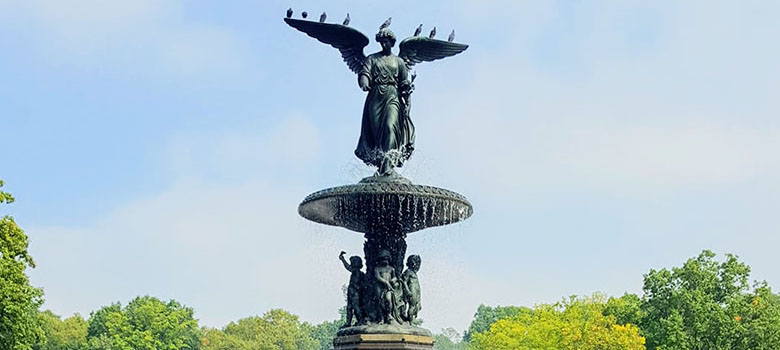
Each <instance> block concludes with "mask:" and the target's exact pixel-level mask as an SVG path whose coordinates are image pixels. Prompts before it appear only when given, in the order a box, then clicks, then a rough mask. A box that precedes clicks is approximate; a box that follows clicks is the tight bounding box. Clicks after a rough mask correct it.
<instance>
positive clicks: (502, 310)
mask: <svg viewBox="0 0 780 350" xmlns="http://www.w3.org/2000/svg"><path fill="white" fill-rule="evenodd" d="M530 312H531V309H529V308H527V307H519V306H496V307H490V306H486V305H479V307H478V308H477V312H476V313H475V314H474V320H473V321H471V325H469V329H468V330H467V331H466V334H465V335H464V336H463V340H464V341H467V342H468V341H470V340H471V336H472V334H476V333H481V332H484V331H487V330H488V329H490V325H492V324H493V323H496V321H498V320H502V319H505V318H510V317H516V316H519V315H521V314H523V313H530Z"/></svg>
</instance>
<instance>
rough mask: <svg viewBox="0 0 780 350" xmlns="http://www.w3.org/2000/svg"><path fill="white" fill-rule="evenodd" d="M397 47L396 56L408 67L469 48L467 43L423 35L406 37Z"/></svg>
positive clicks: (452, 54)
mask: <svg viewBox="0 0 780 350" xmlns="http://www.w3.org/2000/svg"><path fill="white" fill-rule="evenodd" d="M398 47H399V49H400V52H399V54H398V57H401V58H403V60H404V61H406V64H407V65H409V66H410V67H411V66H413V65H415V64H417V63H420V62H431V61H435V60H439V59H442V58H445V57H450V56H455V55H457V54H459V53H461V52H463V51H466V49H468V48H469V46H468V45H464V44H458V43H453V42H449V41H444V40H437V39H431V38H427V37H424V36H413V37H410V38H406V39H404V41H402V42H401V45H399V46H398Z"/></svg>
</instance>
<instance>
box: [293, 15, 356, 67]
mask: <svg viewBox="0 0 780 350" xmlns="http://www.w3.org/2000/svg"><path fill="white" fill-rule="evenodd" d="M284 21H285V22H286V23H287V24H289V25H290V27H293V28H295V29H298V30H300V31H302V32H304V33H306V35H308V36H310V37H312V38H314V39H317V40H319V41H320V42H322V43H325V44H328V45H330V46H333V47H335V48H337V49H338V50H339V51H340V52H341V57H342V58H344V62H346V63H347V65H348V66H349V69H351V70H352V71H353V72H355V73H358V72H359V71H360V68H361V66H362V65H363V62H364V61H365V60H366V55H365V54H363V48H364V47H366V46H368V43H369V40H368V38H367V37H366V36H365V35H363V33H361V32H359V31H358V30H356V29H352V28H350V27H347V26H344V25H341V24H332V23H320V22H313V21H304V20H300V19H293V18H285V19H284Z"/></svg>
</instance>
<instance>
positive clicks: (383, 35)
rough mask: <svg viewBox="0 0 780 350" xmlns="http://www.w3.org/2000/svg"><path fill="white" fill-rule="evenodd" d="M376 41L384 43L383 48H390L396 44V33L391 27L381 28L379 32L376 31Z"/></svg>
mask: <svg viewBox="0 0 780 350" xmlns="http://www.w3.org/2000/svg"><path fill="white" fill-rule="evenodd" d="M376 41H377V42H379V44H380V45H382V49H384V50H386V51H387V50H390V49H391V48H392V47H393V46H395V34H393V31H392V30H390V28H382V29H380V30H379V33H376Z"/></svg>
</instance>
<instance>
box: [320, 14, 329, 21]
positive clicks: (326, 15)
mask: <svg viewBox="0 0 780 350" xmlns="http://www.w3.org/2000/svg"><path fill="white" fill-rule="evenodd" d="M326 19H328V14H327V13H325V12H323V13H322V14H321V15H320V23H325V20H326Z"/></svg>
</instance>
